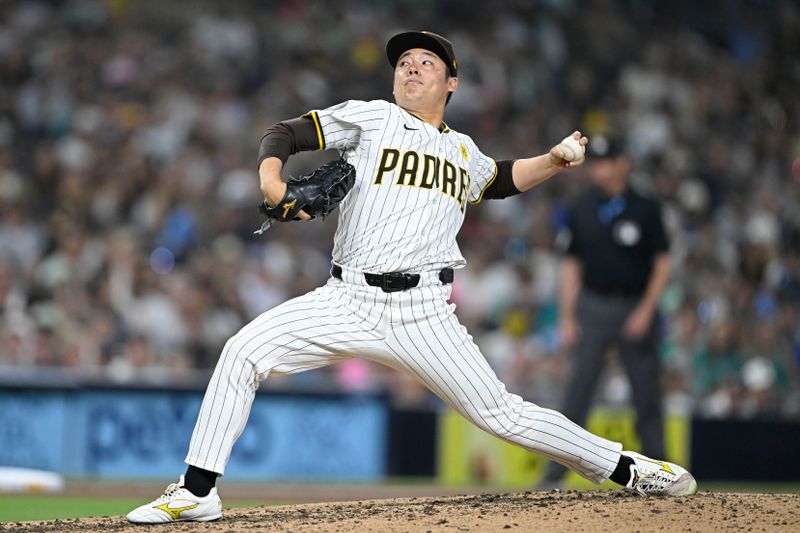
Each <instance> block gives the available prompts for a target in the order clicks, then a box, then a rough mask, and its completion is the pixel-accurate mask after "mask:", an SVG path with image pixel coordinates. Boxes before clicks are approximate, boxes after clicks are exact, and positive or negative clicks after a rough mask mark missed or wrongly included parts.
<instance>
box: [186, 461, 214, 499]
mask: <svg viewBox="0 0 800 533" xmlns="http://www.w3.org/2000/svg"><path fill="white" fill-rule="evenodd" d="M217 475H218V474H217V473H216V472H211V471H210V470H203V469H202V468H197V467H196V466H192V465H189V468H187V469H186V475H185V476H183V487H184V488H185V489H186V490H188V491H189V492H191V493H192V494H194V495H195V496H200V497H201V498H202V497H203V496H208V493H209V492H211V489H213V488H214V485H216V484H217Z"/></svg>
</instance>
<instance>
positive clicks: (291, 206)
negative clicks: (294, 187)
mask: <svg viewBox="0 0 800 533" xmlns="http://www.w3.org/2000/svg"><path fill="white" fill-rule="evenodd" d="M296 205H297V198H295V199H294V200H292V201H291V202H289V203H288V204H286V205H284V206H283V220H286V215H288V214H289V210H291V209H294V206H296Z"/></svg>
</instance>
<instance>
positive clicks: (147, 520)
mask: <svg viewBox="0 0 800 533" xmlns="http://www.w3.org/2000/svg"><path fill="white" fill-rule="evenodd" d="M221 517H222V501H221V500H220V499H219V496H218V495H217V489H216V487H214V488H212V489H211V492H209V493H208V496H203V497H202V498H201V497H200V496H195V495H194V494H192V493H191V492H189V491H188V490H187V489H185V488H184V487H183V476H181V477H180V479H179V480H178V482H177V483H172V484H171V485H170V486H168V487H167V490H165V491H164V494H162V495H161V496H159V498H158V499H157V500H154V501H152V502H150V503H148V504H145V505H142V506H141V507H137V508H136V509H134V510H133V511H131V512H130V513H128V521H130V522H133V523H134V524H164V523H167V522H210V521H212V520H217V519H219V518H221Z"/></svg>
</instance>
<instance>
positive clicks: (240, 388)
mask: <svg viewBox="0 0 800 533" xmlns="http://www.w3.org/2000/svg"><path fill="white" fill-rule="evenodd" d="M310 116H311V117H312V119H313V120H314V123H315V124H316V127H317V136H318V141H319V146H320V148H326V147H328V148H338V149H339V150H340V152H341V153H342V155H343V157H344V158H345V159H347V160H348V161H350V162H351V163H352V164H353V165H354V166H355V167H356V171H357V174H356V176H357V177H356V183H355V185H354V187H353V189H352V191H351V192H350V193H349V194H348V196H347V198H345V200H344V201H343V202H342V203H341V204H340V207H339V208H340V213H339V226H338V228H337V232H336V237H335V245H334V251H333V260H334V262H336V263H337V264H338V265H340V266H342V267H343V268H342V272H341V276H336V277H333V276H332V277H331V278H330V279H328V281H327V283H326V284H325V285H324V286H322V287H320V288H318V289H316V290H315V291H312V292H309V293H307V294H305V295H303V296H299V297H297V298H293V299H291V300H289V301H287V302H284V303H282V304H280V305H278V306H276V307H273V308H272V309H269V310H267V311H266V312H264V313H262V314H261V315H259V316H258V317H256V318H255V319H254V320H253V321H252V322H250V323H249V324H248V325H246V326H245V327H243V328H242V329H241V330H240V331H239V332H238V333H237V334H236V335H234V336H233V337H231V338H230V339H229V340H228V342H227V343H226V344H225V348H224V349H223V351H222V355H221V356H220V360H219V362H218V363H217V367H216V369H215V370H214V374H213V376H212V377H211V381H210V382H209V384H208V388H207V389H206V395H205V397H204V398H203V404H202V406H201V408H200V414H199V415H198V417H197V424H196V425H195V429H194V432H193V433H192V440H191V443H190V445H189V453H188V454H187V456H186V462H187V463H189V464H190V465H194V466H196V467H198V468H203V469H205V470H210V471H213V472H217V473H219V474H223V473H224V472H225V465H226V464H227V463H228V459H229V457H230V453H231V450H232V449H233V445H234V443H235V442H236V439H238V438H239V435H240V434H241V432H242V430H243V429H244V427H245V424H246V422H247V417H248V414H249V413H250V407H251V405H252V403H253V399H254V397H255V392H256V389H258V385H259V383H260V382H261V381H262V380H264V379H266V378H267V376H269V375H271V374H284V373H296V372H304V371H307V370H312V369H315V368H321V367H324V366H327V365H329V364H332V363H335V362H337V361H343V360H346V359H348V358H351V357H363V358H366V359H369V360H371V361H375V362H377V363H380V364H383V365H386V366H389V367H392V368H395V369H398V370H400V371H403V372H405V373H406V374H407V375H409V376H411V377H413V378H414V379H417V380H418V381H419V382H420V383H423V384H424V385H425V386H426V387H428V388H429V389H430V390H431V391H433V392H434V393H435V394H436V395H437V396H439V397H440V398H441V399H442V400H443V401H444V402H445V403H446V404H447V405H449V406H450V407H452V408H453V409H455V410H456V411H457V412H459V413H461V414H462V415H463V416H465V417H466V418H467V419H469V420H470V421H471V422H473V423H474V424H476V425H477V426H478V427H480V428H481V429H483V430H485V431H488V432H489V433H492V434H494V435H497V436H498V437H500V438H503V439H505V440H507V441H509V442H512V443H514V444H517V445H519V446H523V447H525V448H526V449H528V450H531V451H533V452H536V453H539V454H542V455H544V456H545V457H549V458H551V459H555V460H557V461H559V462H560V463H562V464H565V465H567V466H569V467H570V468H572V469H574V470H575V471H576V472H578V473H579V474H580V475H582V476H584V477H586V478H587V479H591V480H592V481H594V482H597V483H599V482H601V481H603V480H605V479H607V478H608V477H609V476H610V475H611V473H612V472H613V471H614V468H615V466H616V465H617V463H619V459H620V451H621V450H622V445H621V444H620V443H616V442H612V441H609V440H606V439H604V438H601V437H598V436H596V435H593V434H591V433H589V432H588V431H586V430H584V429H582V428H581V427H580V426H578V425H576V424H574V423H572V422H570V421H569V420H567V419H566V418H565V417H564V416H563V415H561V414H560V413H557V412H555V411H551V410H549V409H544V408H542V407H539V406H537V405H535V404H533V403H531V402H526V401H524V400H523V399H522V398H521V397H520V396H517V395H516V394H512V393H510V392H509V391H508V390H506V387H505V385H504V384H503V383H502V382H501V381H500V380H499V379H498V378H497V376H496V375H495V374H494V371H493V370H492V368H491V367H490V366H489V363H488V362H487V361H486V359H485V358H484V357H483V355H481V353H480V349H479V348H478V346H477V345H475V343H474V342H473V340H472V337H471V336H470V335H469V333H467V330H466V328H464V327H463V326H462V325H461V324H460V323H459V321H458V319H457V317H456V315H455V313H454V310H455V305H453V304H450V303H449V302H448V300H449V298H450V295H451V290H452V285H450V284H448V283H444V282H443V281H442V280H440V279H439V277H438V272H437V270H438V269H440V268H441V267H444V266H462V265H463V264H464V258H463V257H462V256H461V253H460V252H459V250H458V245H457V244H456V233H457V232H458V229H459V227H460V226H461V224H462V222H463V220H464V209H465V208H466V204H467V203H470V202H473V203H475V202H479V201H480V200H481V198H482V195H483V193H484V191H485V190H486V188H487V187H488V186H489V185H490V184H491V182H492V180H493V179H494V178H495V176H496V175H497V163H496V162H495V161H494V160H492V159H490V158H488V157H486V156H485V155H483V154H481V153H480V151H479V150H478V149H477V147H476V146H475V144H474V143H473V142H472V140H471V139H470V138H469V137H467V136H466V135H462V134H459V133H456V132H454V131H452V130H449V129H448V128H447V127H446V126H445V127H444V128H443V131H441V132H440V131H438V130H437V129H436V128H434V127H433V126H431V125H429V124H427V123H425V122H423V121H422V120H420V119H418V118H416V117H414V116H412V115H410V114H409V113H407V112H406V111H403V110H402V109H401V108H400V107H398V106H396V105H394V104H390V103H388V102H385V101H381V100H376V101H373V102H356V101H349V102H345V103H343V104H341V105H338V106H334V107H331V108H328V109H323V110H319V111H312V112H311V113H310ZM393 271H400V272H419V273H420V279H419V280H418V282H419V284H418V285H416V286H415V287H413V288H409V289H407V290H403V291H397V292H384V291H383V290H381V288H379V287H375V286H370V285H369V284H367V283H366V279H365V277H364V272H371V273H385V272H393Z"/></svg>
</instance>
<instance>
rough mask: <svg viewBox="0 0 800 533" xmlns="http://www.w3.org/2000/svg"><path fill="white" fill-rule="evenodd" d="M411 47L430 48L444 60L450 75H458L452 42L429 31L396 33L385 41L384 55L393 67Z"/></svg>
mask: <svg viewBox="0 0 800 533" xmlns="http://www.w3.org/2000/svg"><path fill="white" fill-rule="evenodd" d="M411 48H422V49H425V50H430V51H431V52H433V53H434V54H436V55H437V56H439V57H440V58H442V61H444V64H445V65H447V70H448V71H449V72H450V75H451V76H458V61H456V54H455V53H454V52H453V43H451V42H450V41H448V40H447V39H445V38H444V37H442V36H441V35H439V34H438V33H433V32H431V31H407V32H405V33H398V34H397V35H395V36H394V37H392V38H391V39H389V42H388V43H386V56H387V57H388V58H389V64H390V65H392V68H394V67H395V66H396V65H397V60H398V59H400V56H401V55H403V52H405V51H406V50H410V49H411Z"/></svg>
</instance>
